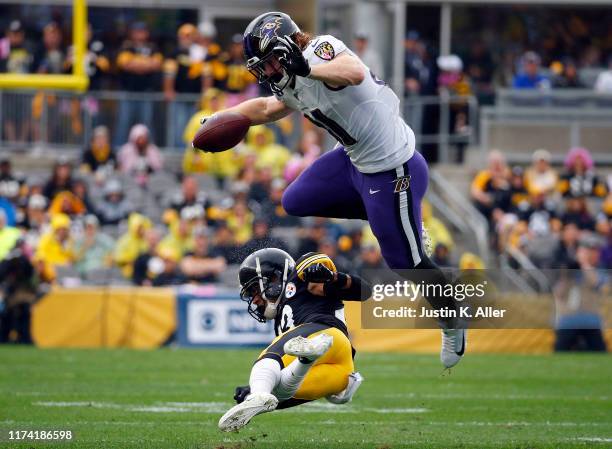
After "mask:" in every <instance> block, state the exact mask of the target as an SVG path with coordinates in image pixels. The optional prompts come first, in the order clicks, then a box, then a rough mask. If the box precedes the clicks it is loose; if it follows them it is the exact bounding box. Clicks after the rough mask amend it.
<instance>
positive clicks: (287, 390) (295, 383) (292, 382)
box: [274, 359, 312, 401]
mask: <svg viewBox="0 0 612 449" xmlns="http://www.w3.org/2000/svg"><path fill="white" fill-rule="evenodd" d="M311 366H312V363H302V362H300V360H299V359H295V360H294V361H293V362H291V363H290V364H289V365H288V366H287V367H285V368H284V369H283V370H282V371H281V372H280V381H279V383H278V385H277V386H276V389H275V390H274V395H275V396H276V397H277V398H278V400H279V401H285V400H287V399H289V398H291V397H293V395H294V394H295V392H296V391H297V390H298V388H300V385H301V384H302V381H303V380H304V377H306V373H308V370H309V369H310V367H311Z"/></svg>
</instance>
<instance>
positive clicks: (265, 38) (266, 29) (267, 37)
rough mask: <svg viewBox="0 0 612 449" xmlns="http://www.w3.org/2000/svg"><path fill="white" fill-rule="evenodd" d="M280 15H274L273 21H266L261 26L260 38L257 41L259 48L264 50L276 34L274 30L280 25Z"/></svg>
mask: <svg viewBox="0 0 612 449" xmlns="http://www.w3.org/2000/svg"><path fill="white" fill-rule="evenodd" d="M281 23H282V17H276V18H274V20H273V21H271V22H268V23H266V24H265V25H264V26H263V27H261V40H260V41H259V50H260V51H261V52H263V51H265V49H266V47H267V46H268V44H269V43H270V41H271V40H272V38H273V37H275V36H276V31H277V30H278V29H279V28H280V27H281Z"/></svg>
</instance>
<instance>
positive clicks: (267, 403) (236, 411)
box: [219, 393, 278, 432]
mask: <svg viewBox="0 0 612 449" xmlns="http://www.w3.org/2000/svg"><path fill="white" fill-rule="evenodd" d="M277 405H278V399H276V396H274V395H273V394H269V393H253V394H250V395H249V396H247V398H246V399H245V400H244V401H243V402H241V403H240V404H237V405H235V406H233V407H232V408H230V409H229V410H228V411H227V412H226V413H225V415H223V416H222V417H221V419H219V429H221V430H222V431H223V432H234V431H236V430H239V429H242V428H243V427H244V426H246V425H247V424H248V423H249V421H250V420H251V419H252V418H253V417H254V416H257V415H259V414H261V413H266V412H271V411H272V410H274V409H275V408H276V406H277Z"/></svg>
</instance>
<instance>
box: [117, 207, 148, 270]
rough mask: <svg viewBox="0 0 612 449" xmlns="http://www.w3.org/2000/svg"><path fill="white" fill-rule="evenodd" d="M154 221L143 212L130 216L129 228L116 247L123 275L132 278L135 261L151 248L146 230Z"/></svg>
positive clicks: (118, 262)
mask: <svg viewBox="0 0 612 449" xmlns="http://www.w3.org/2000/svg"><path fill="white" fill-rule="evenodd" d="M151 226H152V223H151V220H149V219H148V218H147V217H145V216H144V215H141V214H137V213H132V214H130V216H129V217H128V230H127V232H126V233H125V234H123V235H122V236H121V237H120V238H119V241H118V242H117V246H116V247H115V257H114V259H115V263H116V264H117V266H118V267H119V268H121V271H122V273H123V275H124V276H125V277H126V278H128V279H130V278H131V277H132V271H133V270H134V261H135V260H136V258H137V257H138V256H139V255H140V254H141V253H144V252H146V251H148V250H149V244H148V243H147V240H146V239H145V231H146V230H147V229H149V228H151Z"/></svg>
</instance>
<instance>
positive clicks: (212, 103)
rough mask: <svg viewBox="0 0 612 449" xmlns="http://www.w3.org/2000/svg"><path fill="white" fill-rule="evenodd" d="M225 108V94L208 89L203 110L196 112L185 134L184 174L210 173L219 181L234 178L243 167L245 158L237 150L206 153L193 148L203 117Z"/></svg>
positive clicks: (202, 105) (203, 98) (202, 104)
mask: <svg viewBox="0 0 612 449" xmlns="http://www.w3.org/2000/svg"><path fill="white" fill-rule="evenodd" d="M224 108H225V94H224V93H223V92H221V91H220V90H219V89H215V88H210V89H207V90H206V92H205V93H204V95H203V96H202V102H201V109H200V110H199V111H198V112H196V113H195V114H194V115H193V116H192V117H191V119H190V120H189V123H187V126H186V127H185V131H184V132H183V140H184V142H185V146H186V148H185V154H184V156H183V172H185V173H187V174H195V173H208V174H210V175H212V176H214V177H216V178H217V179H219V180H221V179H224V178H228V177H229V178H234V177H236V175H237V174H238V172H239V171H240V168H241V167H242V166H243V158H242V157H241V155H240V154H239V152H237V151H235V150H229V151H223V152H221V153H205V152H204V151H199V150H195V149H193V148H192V146H191V142H192V141H193V138H194V136H195V134H196V132H198V130H199V129H200V126H201V125H200V120H201V119H202V117H210V116H211V115H213V114H214V113H215V112H217V111H219V110H221V109H224Z"/></svg>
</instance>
